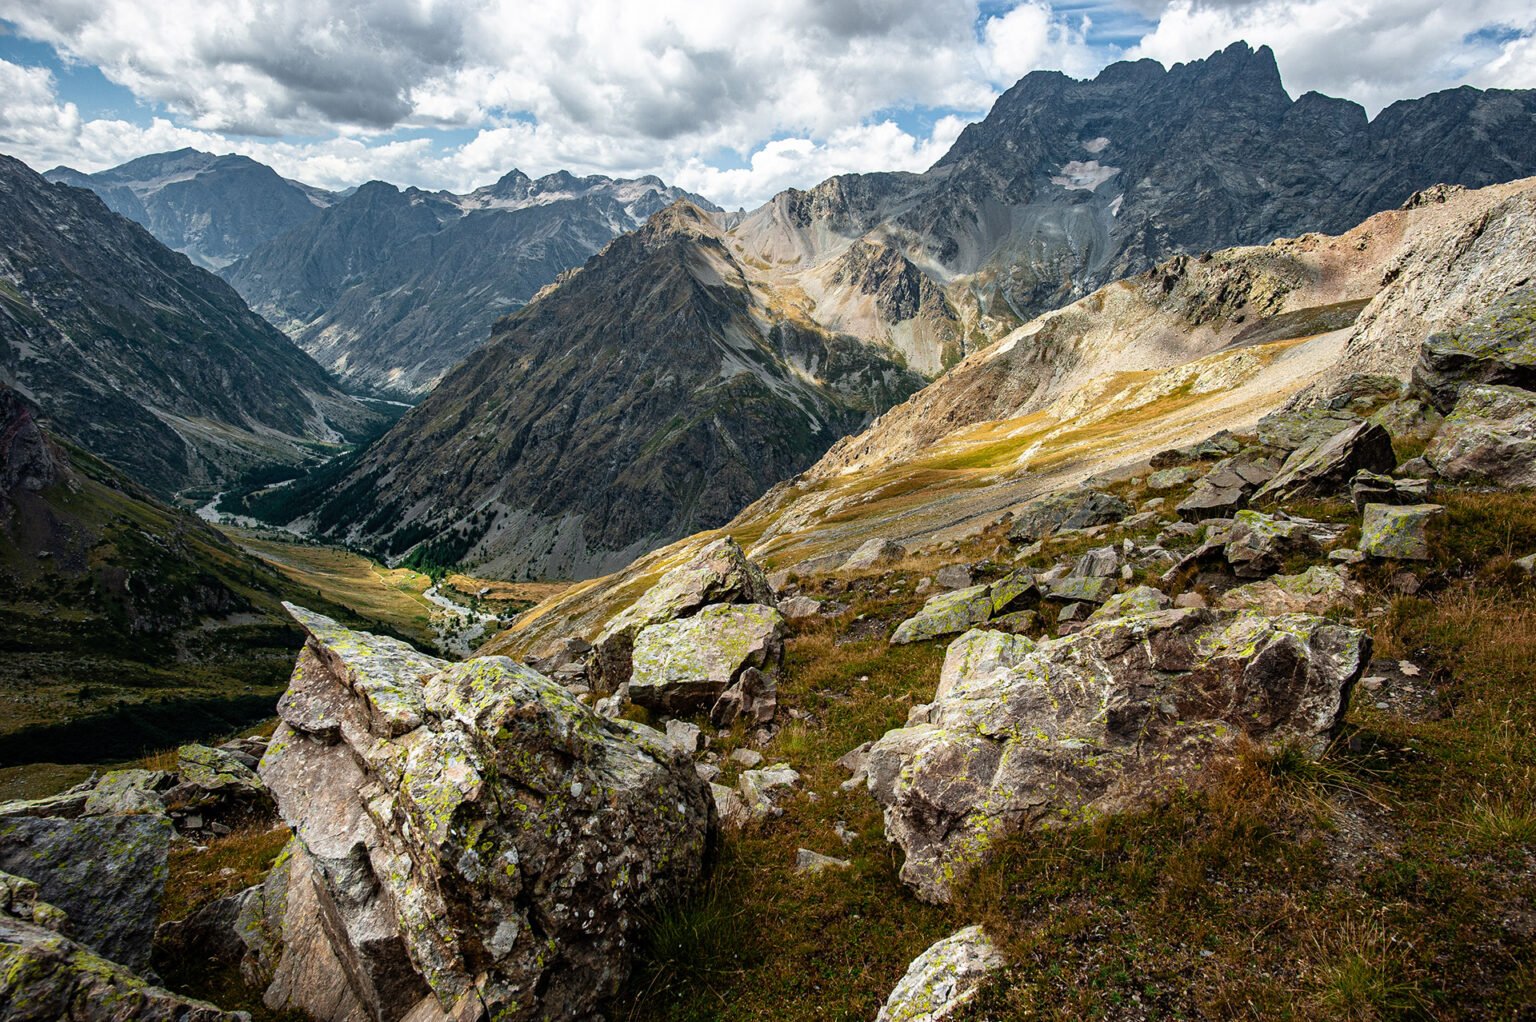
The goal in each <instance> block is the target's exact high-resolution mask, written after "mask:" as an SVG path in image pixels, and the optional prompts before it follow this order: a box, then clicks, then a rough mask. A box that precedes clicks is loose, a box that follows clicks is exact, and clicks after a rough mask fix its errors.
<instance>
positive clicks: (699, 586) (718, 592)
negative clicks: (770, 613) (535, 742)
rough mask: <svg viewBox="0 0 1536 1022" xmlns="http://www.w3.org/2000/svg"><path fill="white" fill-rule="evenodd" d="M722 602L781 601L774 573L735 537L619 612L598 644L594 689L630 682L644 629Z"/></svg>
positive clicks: (666, 577) (704, 551)
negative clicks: (770, 576)
mask: <svg viewBox="0 0 1536 1022" xmlns="http://www.w3.org/2000/svg"><path fill="white" fill-rule="evenodd" d="M717 603H756V604H762V605H764V606H768V607H774V606H777V605H778V603H777V600H776V599H775V597H774V593H773V586H771V585H769V584H768V577H767V576H766V575H764V574H763V572H762V569H761V568H759V567H758V566H757V565H755V564H753V563H752V562H751V561H749V560H747V555H746V553H745V552H743V551H742V549H741V546H740V545H739V544H738V543H737V542H736V541H735V540H734V539H732V538H731V537H730V536H724V537H722V538H720V539H717V540H715V541H714V542H712V543H710V544H709V545H708V546H706V547H705V548H704V549H702V550H700V551H699V552H698V553H697V554H695V555H694V557H693V558H692V559H691V560H689V561H688V562H687V563H686V564H682V565H679V566H678V567H676V568H673V569H671V570H670V571H668V572H667V573H666V574H664V575H662V576H661V578H660V580H658V581H657V582H656V584H655V585H653V586H651V588H649V589H647V590H646V591H645V593H644V594H643V595H642V596H641V597H640V599H638V600H636V601H635V602H634V603H633V604H631V605H630V606H629V607H627V608H625V609H624V610H622V611H620V612H619V613H617V614H615V615H614V616H613V618H612V620H610V621H609V622H608V624H607V626H606V627H605V628H604V629H603V631H602V634H601V635H599V636H598V637H597V639H596V640H595V641H594V642H593V644H592V645H593V649H592V656H591V660H590V662H589V664H588V675H589V678H590V680H591V683H592V688H593V690H594V691H597V692H614V691H617V690H618V688H619V686H620V685H623V684H624V683H625V682H627V681H628V680H629V674H630V671H631V669H632V667H633V661H632V660H631V655H632V654H633V652H634V644H635V636H637V635H639V634H640V631H641V629H644V628H647V627H649V626H650V625H658V624H662V623H664V622H667V621H676V620H678V619H679V618H685V617H691V616H692V615H694V614H697V613H698V612H699V611H700V610H702V609H704V608H705V607H707V606H711V605H713V604H717Z"/></svg>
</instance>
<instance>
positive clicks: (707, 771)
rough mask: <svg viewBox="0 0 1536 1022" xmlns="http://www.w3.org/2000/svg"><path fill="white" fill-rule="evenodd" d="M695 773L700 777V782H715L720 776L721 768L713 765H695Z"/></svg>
mask: <svg viewBox="0 0 1536 1022" xmlns="http://www.w3.org/2000/svg"><path fill="white" fill-rule="evenodd" d="M693 772H694V773H696V774H698V775H699V780H701V781H710V782H713V781H714V780H715V779H716V778H718V777H719V776H720V768H719V767H717V766H715V765H714V764H713V763H695V764H694V765H693Z"/></svg>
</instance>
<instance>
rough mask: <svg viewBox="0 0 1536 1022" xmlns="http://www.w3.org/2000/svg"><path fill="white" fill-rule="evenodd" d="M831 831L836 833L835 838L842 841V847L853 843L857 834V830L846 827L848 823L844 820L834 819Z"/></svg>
mask: <svg viewBox="0 0 1536 1022" xmlns="http://www.w3.org/2000/svg"><path fill="white" fill-rule="evenodd" d="M832 833H834V834H836V835H837V839H838V840H839V841H841V842H842V843H843V846H844V847H847V846H848V845H851V844H853V842H854V841H855V840H856V839H857V838H858V836H859V832H858V831H856V830H850V829H848V823H847V821H845V820H834V821H833V822H832Z"/></svg>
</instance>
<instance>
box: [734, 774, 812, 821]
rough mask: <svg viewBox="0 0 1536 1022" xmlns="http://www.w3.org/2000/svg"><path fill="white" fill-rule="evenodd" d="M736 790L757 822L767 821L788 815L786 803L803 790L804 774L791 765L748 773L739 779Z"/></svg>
mask: <svg viewBox="0 0 1536 1022" xmlns="http://www.w3.org/2000/svg"><path fill="white" fill-rule="evenodd" d="M736 790H737V791H739V792H740V793H741V800H742V801H743V802H744V803H746V806H747V813H748V815H750V816H751V817H752V819H754V820H758V821H761V820H766V819H768V818H769V817H770V816H779V815H781V814H782V813H783V812H784V804H785V803H786V802H788V801H789V800H790V799H791V798H793V797H794V794H795V792H797V791H799V790H800V774H799V772H798V771H796V770H794V769H793V768H792V767H790V765H789V764H788V763H775V764H774V765H773V766H769V767H763V768H762V769H760V770H744V771H742V773H741V776H739V777H737V778H736Z"/></svg>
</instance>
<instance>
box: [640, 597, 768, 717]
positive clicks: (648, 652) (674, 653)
mask: <svg viewBox="0 0 1536 1022" xmlns="http://www.w3.org/2000/svg"><path fill="white" fill-rule="evenodd" d="M783 638H784V618H783V616H782V615H781V614H780V613H779V612H778V611H777V610H775V609H774V608H772V607H765V606H763V605H761V604H756V603H747V604H739V605H732V604H724V603H721V604H715V605H713V606H709V607H705V608H704V609H702V610H700V611H699V612H698V613H697V614H695V615H694V616H692V617H687V618H683V619H682V620H680V621H668V622H666V623H663V624H656V625H650V626H649V627H646V628H643V629H641V631H640V634H639V636H638V637H637V638H636V639H635V651H634V656H633V663H634V669H633V673H632V674H631V675H630V679H629V699H630V701H631V702H633V703H634V704H635V705H637V706H644V707H646V708H647V709H650V710H653V711H655V712H658V713H665V714H671V715H679V714H686V713H690V712H692V711H694V710H698V709H702V708H704V707H708V706H712V705H713V704H714V703H715V701H716V700H717V699H719V698H720V697H721V695H722V694H723V693H724V692H725V691H726V689H728V688H730V687H731V686H733V685H735V684H737V682H739V681H740V680H741V679H742V676H743V674H744V672H746V671H757V672H764V671H766V672H770V673H771V672H774V671H776V670H777V669H778V667H779V665H780V663H781V662H782V661H783V658H784V643H783Z"/></svg>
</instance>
